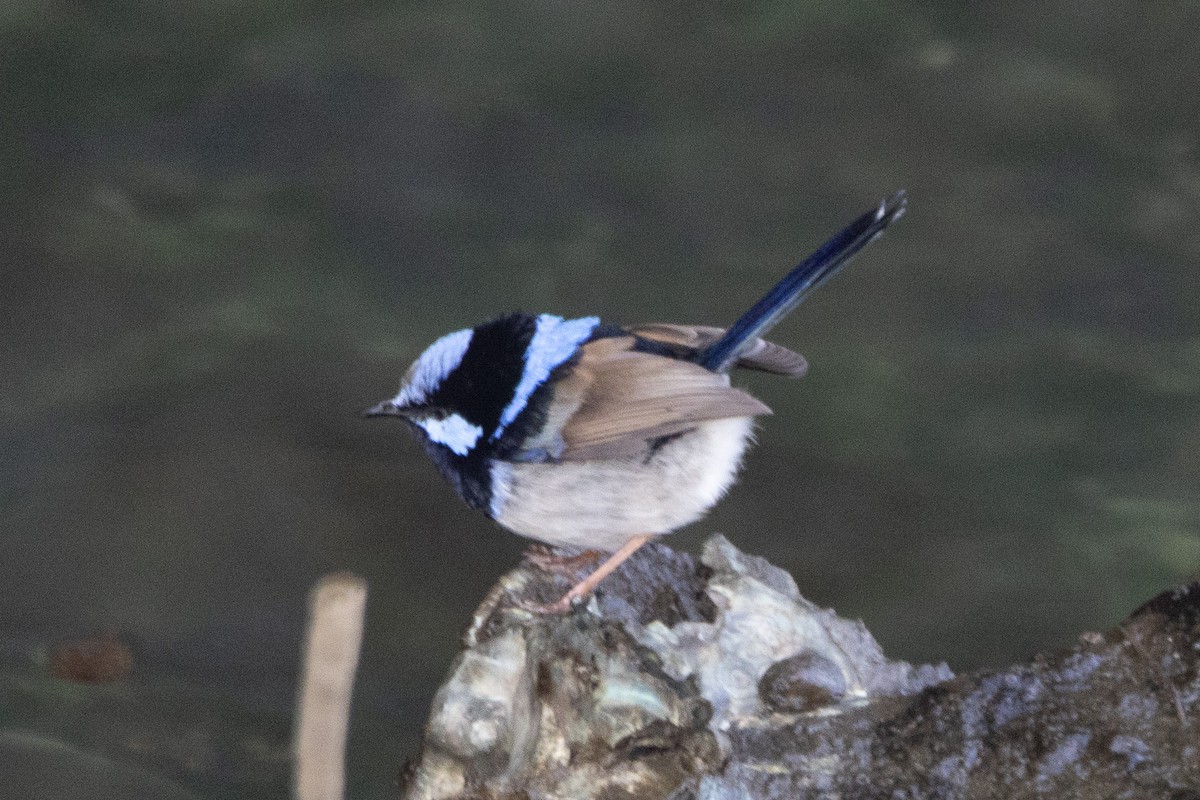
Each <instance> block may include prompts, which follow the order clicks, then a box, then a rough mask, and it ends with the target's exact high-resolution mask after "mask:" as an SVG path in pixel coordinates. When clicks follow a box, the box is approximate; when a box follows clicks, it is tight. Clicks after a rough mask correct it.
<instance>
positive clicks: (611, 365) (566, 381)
mask: <svg viewBox="0 0 1200 800" xmlns="http://www.w3.org/2000/svg"><path fill="white" fill-rule="evenodd" d="M904 210H905V195H904V192H898V193H896V194H895V195H894V196H892V197H891V198H889V199H888V200H885V201H884V202H882V203H881V204H880V205H879V206H878V207H877V208H874V209H872V210H871V211H869V212H867V213H866V214H864V215H862V216H861V217H859V218H858V219H856V220H854V221H853V222H851V223H850V224H849V225H847V226H846V227H845V228H844V229H843V230H842V231H841V232H840V233H838V234H837V235H835V236H834V237H833V238H831V239H830V240H829V241H827V242H826V243H825V244H824V245H822V246H821V248H820V249H818V250H817V251H816V252H815V253H813V254H812V255H811V256H809V257H808V258H807V259H806V260H805V261H804V262H803V263H801V264H800V265H799V266H797V267H796V268H795V269H793V270H792V271H791V272H789V273H788V274H787V275H786V276H785V277H784V278H783V280H781V281H780V282H779V283H778V284H777V285H776V286H775V288H773V289H771V291H769V292H768V293H767V294H766V295H765V296H764V297H763V298H762V299H761V300H759V301H758V302H757V303H755V304H754V306H753V307H752V308H751V309H750V310H749V311H747V312H746V313H745V314H744V315H742V317H741V319H739V320H738V321H737V322H735V323H734V324H733V326H732V327H730V328H729V329H727V330H725V329H721V328H709V327H701V326H695V325H667V324H649V325H630V326H621V325H611V324H605V323H602V322H601V321H600V319H599V318H597V317H583V318H581V319H571V320H568V319H563V318H562V317H557V316H554V315H552V314H540V315H537V316H534V315H530V314H520V313H517V314H509V315H508V316H504V317H500V318H498V319H495V320H492V321H491V322H485V323H484V324H482V325H479V326H478V327H475V328H468V329H466V330H461V331H456V332H454V333H451V334H447V335H446V336H443V337H442V338H440V339H438V340H437V341H436V342H434V343H433V344H431V345H430V346H429V347H428V348H427V349H426V350H425V352H423V353H422V354H421V355H420V357H419V358H417V360H416V361H415V362H414V363H413V365H412V366H411V367H409V369H408V372H407V373H405V375H404V379H403V381H402V383H401V385H400V392H399V393H398V394H397V395H396V396H395V397H393V398H392V399H390V400H385V401H384V402H382V403H380V404H379V405H377V406H375V407H374V408H372V409H370V410H369V411H367V412H366V414H367V415H368V416H395V417H400V418H401V419H403V420H404V421H405V422H407V423H408V424H409V426H410V427H411V428H412V429H413V430H414V431H415V432H416V434H417V436H418V439H419V440H420V442H421V444H422V445H423V446H424V448H425V452H426V453H427V454H428V455H429V457H430V458H431V459H433V462H434V464H436V465H437V468H438V470H439V471H440V472H441V473H442V476H443V477H444V478H445V479H446V480H447V481H449V482H450V484H451V486H453V487H454V489H455V490H456V491H457V492H458V494H459V495H460V496H461V497H462V498H463V500H465V501H466V502H467V504H468V505H470V506H472V507H473V508H478V509H480V510H482V511H483V512H484V513H485V514H487V515H488V516H490V517H491V518H492V519H494V520H496V521H497V522H499V523H500V524H501V525H503V526H504V527H506V528H508V529H509V530H511V531H514V532H515V533H519V534H521V535H522V536H527V537H529V538H531V539H536V540H538V541H540V542H545V543H547V544H550V545H554V546H566V547H580V548H584V549H587V550H601V551H606V552H611V553H612V555H611V556H610V557H609V558H608V560H607V561H605V562H604V563H603V564H602V565H601V566H600V567H599V568H598V569H597V570H596V571H595V572H593V573H592V574H591V575H590V576H589V577H588V578H587V579H586V580H584V581H583V582H581V583H580V584H578V585H577V586H575V588H573V589H572V590H571V591H570V592H568V593H567V595H566V596H564V597H563V598H562V599H561V600H560V601H559V602H558V603H556V604H554V606H551V607H550V609H551V610H565V609H567V608H569V606H570V603H571V602H572V601H573V600H575V599H576V598H581V597H585V596H586V595H588V594H589V593H590V592H591V591H592V590H593V589H595V587H596V585H597V584H598V583H599V582H600V581H601V580H603V578H604V577H605V576H606V575H608V574H609V573H611V572H612V571H613V570H614V569H615V568H616V567H617V566H618V565H619V564H620V563H621V562H622V561H624V560H625V559H626V558H628V557H629V556H630V555H632V554H633V552H634V551H635V550H637V549H638V548H639V547H641V546H642V545H643V544H645V543H646V542H647V541H649V540H650V539H653V538H654V537H656V536H661V535H663V534H666V533H670V532H671V531H673V530H675V529H677V528H680V527H682V526H684V525H687V524H688V523H690V522H694V521H696V520H697V519H700V518H701V517H702V516H704V515H705V514H706V513H708V511H709V510H710V509H711V508H712V507H713V506H714V505H715V504H716V502H717V501H718V500H719V499H721V497H722V495H724V494H725V492H726V490H728V489H729V487H730V486H731V485H732V484H733V481H734V478H735V477H736V474H737V471H738V468H739V466H740V465H741V461H742V455H743V453H744V452H745V450H746V447H747V445H748V443H749V442H750V438H751V429H752V427H753V424H754V417H756V416H759V415H763V414H770V413H771V410H770V409H769V408H767V406H766V405H764V404H763V403H762V402H760V401H758V400H756V399H755V398H754V397H751V396H750V395H749V394H747V393H746V392H744V391H742V390H740V389H735V388H732V387H731V386H730V385H729V371H730V370H731V369H733V368H734V367H745V368H748V369H756V370H762V371H765V372H771V373H775V374H777V375H787V376H792V377H799V376H801V375H803V374H804V372H805V370H806V368H807V364H806V362H805V360H804V358H803V357H802V356H800V355H798V354H797V353H793V352H792V351H791V350H788V349H786V348H783V347H780V346H779V345H776V344H772V343H770V342H767V341H764V340H763V339H761V338H760V337H761V336H762V335H764V334H765V333H766V332H767V331H768V330H769V329H770V328H771V327H773V326H774V325H775V324H776V323H778V322H779V321H780V320H781V319H783V317H784V316H785V315H786V314H787V313H788V312H790V311H791V310H792V309H794V308H795V307H796V306H797V305H799V304H800V303H801V301H803V300H804V298H805V297H807V296H808V294H809V293H810V292H812V291H813V290H814V289H816V288H817V287H818V286H820V285H821V284H822V283H824V282H825V281H826V280H828V279H829V278H830V277H832V276H833V275H834V274H835V273H837V272H838V270H840V269H841V268H842V267H844V266H845V265H846V264H847V263H848V262H849V261H850V259H851V258H853V257H854V255H855V254H856V253H857V252H858V251H859V250H861V249H862V248H864V247H866V246H867V245H868V244H869V243H870V242H871V241H873V240H874V239H875V238H876V237H878V236H879V235H880V234H881V233H882V232H883V230H884V228H886V227H887V226H888V225H889V224H891V223H892V222H893V221H894V220H896V219H898V218H899V217H900V215H901V214H903V213H904Z"/></svg>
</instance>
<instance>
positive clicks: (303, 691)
mask: <svg viewBox="0 0 1200 800" xmlns="http://www.w3.org/2000/svg"><path fill="white" fill-rule="evenodd" d="M366 605H367V582H366V581H365V580H363V579H362V578H359V577H357V576H355V575H351V574H350V573H348V572H336V573H333V574H330V575H326V576H325V577H323V578H321V580H320V581H318V582H317V585H316V586H315V587H314V588H313V590H312V593H311V594H310V595H309V601H308V630H307V632H306V634H305V642H304V661H303V663H302V665H301V678H300V692H299V696H298V699H297V710H296V729H295V732H294V734H293V742H292V757H293V758H294V759H295V770H294V775H293V778H294V791H295V796H296V798H297V800H342V798H343V796H344V795H345V790H346V733H347V730H348V729H349V725H350V699H351V696H352V693H353V689H354V671H355V669H357V667H358V654H359V649H360V647H361V646H362V633H363V615H364V612H365V610H366Z"/></svg>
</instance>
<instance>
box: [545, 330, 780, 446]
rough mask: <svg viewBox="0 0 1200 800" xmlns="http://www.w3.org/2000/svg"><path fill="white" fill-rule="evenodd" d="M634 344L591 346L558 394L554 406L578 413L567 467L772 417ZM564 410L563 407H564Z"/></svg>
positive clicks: (568, 427)
mask: <svg viewBox="0 0 1200 800" xmlns="http://www.w3.org/2000/svg"><path fill="white" fill-rule="evenodd" d="M634 341H635V340H634V338H633V337H632V336H627V337H614V338H609V339H598V340H596V341H594V342H590V343H588V344H586V345H584V346H583V347H582V348H581V350H580V356H579V361H578V363H577V364H576V366H575V368H574V369H573V370H572V374H571V375H570V376H568V377H567V378H564V379H563V380H562V381H561V382H560V383H559V384H557V385H556V386H555V393H554V394H555V402H554V404H553V405H554V406H558V407H560V408H564V407H569V406H572V405H573V406H574V407H575V410H574V413H572V414H570V416H569V418H568V419H567V421H566V424H565V425H563V427H562V429H561V433H560V435H561V438H562V454H561V456H560V458H561V459H562V460H564V461H585V460H590V459H599V458H620V457H625V456H634V455H638V454H640V453H644V452H646V450H647V447H648V444H647V442H648V441H650V440H653V439H656V438H658V437H661V436H670V435H672V434H676V433H682V432H684V431H686V430H689V429H690V428H694V427H695V426H696V425H697V424H698V423H700V422H703V421H705V420H713V419H725V418H729V417H753V416H758V415H762V414H770V413H771V410H770V409H769V408H767V406H766V405H764V404H763V403H762V402H760V401H759V400H756V399H755V398H753V397H751V396H750V395H749V394H747V393H746V392H743V391H741V390H740V389H734V388H732V387H730V385H729V379H728V377H726V376H725V375H717V374H716V373H713V372H710V371H708V370H706V369H704V368H703V367H700V366H697V365H695V364H692V363H690V362H687V361H677V360H676V359H673V358H668V357H665V356H661V355H654V354H652V353H639V352H635V351H633V350H631V349H630V348H632V347H633V345H634ZM560 404H561V405H560Z"/></svg>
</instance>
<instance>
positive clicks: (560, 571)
mask: <svg viewBox="0 0 1200 800" xmlns="http://www.w3.org/2000/svg"><path fill="white" fill-rule="evenodd" d="M524 558H525V560H526V561H528V562H529V563H530V564H533V565H534V566H535V567H537V568H538V569H540V570H541V571H542V572H549V573H550V574H552V575H564V576H567V577H570V576H573V575H575V573H577V572H579V570H581V569H583V568H584V567H590V566H592V565H593V564H596V563H597V562H599V561H600V560H602V559H603V558H604V554H603V553H601V552H600V551H599V550H584V551H583V552H582V553H579V554H578V555H574V556H565V555H562V554H561V553H559V552H557V551H556V550H555V549H554V548H553V547H551V546H550V545H548V544H542V543H541V542H534V543H533V544H531V545H529V547H527V548H526V549H525V556H524Z"/></svg>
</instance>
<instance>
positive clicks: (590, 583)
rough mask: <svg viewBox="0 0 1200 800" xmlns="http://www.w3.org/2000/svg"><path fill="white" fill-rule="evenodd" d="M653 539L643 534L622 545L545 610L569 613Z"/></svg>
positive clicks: (554, 612) (555, 612) (553, 612)
mask: <svg viewBox="0 0 1200 800" xmlns="http://www.w3.org/2000/svg"><path fill="white" fill-rule="evenodd" d="M652 538H654V537H653V536H652V535H650V534H643V535H641V536H635V537H633V538H632V539H630V540H629V541H628V542H626V543H625V544H623V545H621V549H620V550H618V551H617V552H615V553H613V554H612V555H611V556H609V557H608V560H607V561H605V562H604V563H603V564H601V565H600V566H598V567H596V571H595V572H593V573H592V574H591V575H588V576H587V577H586V578H584V579H583V580H582V581H580V582H579V583H577V584H575V587H574V588H573V589H571V591H569V592H567V593H566V594H565V595H563V597H562V599H561V600H559V601H558V602H557V603H552V604H551V605H549V606H546V608H545V610H546V611H547V612H549V613H552V614H563V613H566V612H567V611H569V610H570V609H571V603H573V602H574V601H575V600H577V599H579V598H581V597H587V596H588V595H589V594H591V593H592V592H593V591H594V590H595V589H596V586H597V585H598V584H599V583H600V581H602V580H604V579H605V578H607V577H608V576H609V575H611V574H612V571H613V570H615V569H616V568H617V567H619V566H621V564H622V563H623V562H624V561H625V559H627V558H629V557H630V556H631V555H633V554H634V553H636V552H637V550H638V548H639V547H641V546H642V545H644V544H645V543H646V542H648V541H650V540H651V539H652Z"/></svg>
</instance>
